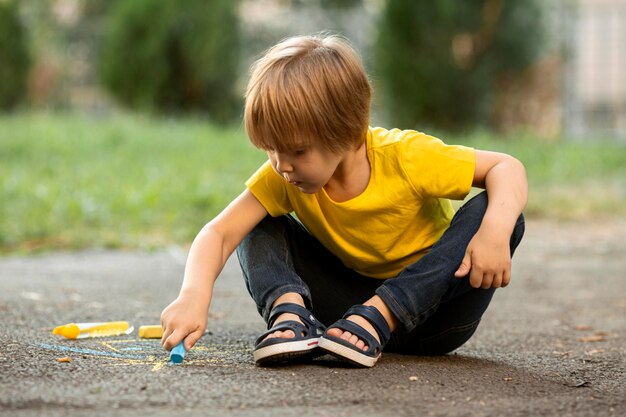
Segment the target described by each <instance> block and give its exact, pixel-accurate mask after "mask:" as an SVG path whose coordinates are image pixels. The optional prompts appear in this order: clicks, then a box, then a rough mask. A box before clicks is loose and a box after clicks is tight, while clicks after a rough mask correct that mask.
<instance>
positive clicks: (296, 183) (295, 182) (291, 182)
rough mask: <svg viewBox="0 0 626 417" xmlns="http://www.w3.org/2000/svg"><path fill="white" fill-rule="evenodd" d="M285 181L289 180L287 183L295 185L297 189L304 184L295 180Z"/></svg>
mask: <svg viewBox="0 0 626 417" xmlns="http://www.w3.org/2000/svg"><path fill="white" fill-rule="evenodd" d="M285 180H287V182H288V183H289V184H291V185H295V186H296V187H297V186H298V185H300V184H302V182H301V181H295V180H290V179H289V178H285Z"/></svg>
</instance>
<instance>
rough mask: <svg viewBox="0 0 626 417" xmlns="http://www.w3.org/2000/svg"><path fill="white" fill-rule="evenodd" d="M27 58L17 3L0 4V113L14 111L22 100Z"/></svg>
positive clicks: (24, 33)
mask: <svg viewBox="0 0 626 417" xmlns="http://www.w3.org/2000/svg"><path fill="white" fill-rule="evenodd" d="M29 69H30V57H29V54H28V42H27V38H26V30H25V29H24V27H23V26H22V23H21V22H20V18H19V13H18V8H17V2H14V1H0V110H10V109H12V108H14V107H15V106H16V105H17V104H19V102H20V101H21V100H22V99H23V98H24V97H25V96H26V91H27V88H26V85H27V79H28V71H29Z"/></svg>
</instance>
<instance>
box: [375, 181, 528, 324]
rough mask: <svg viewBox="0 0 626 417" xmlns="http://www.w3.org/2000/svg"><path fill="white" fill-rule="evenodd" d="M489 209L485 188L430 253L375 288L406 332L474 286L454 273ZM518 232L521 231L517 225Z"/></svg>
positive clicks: (514, 238) (516, 239) (514, 241)
mask: <svg viewBox="0 0 626 417" xmlns="http://www.w3.org/2000/svg"><path fill="white" fill-rule="evenodd" d="M486 209H487V193H486V192H482V193H480V194H478V195H477V196H475V197H474V198H472V199H471V200H469V201H468V202H467V203H465V204H464V205H463V206H462V207H461V208H460V209H459V210H458V211H457V213H456V214H455V216H454V218H453V219H452V222H451V223H450V227H449V228H448V229H447V230H446V231H445V233H444V234H443V235H442V237H441V238H440V239H439V241H438V242H437V243H436V244H435V245H434V246H433V248H432V249H431V250H430V252H429V253H428V254H426V255H425V256H424V257H422V258H421V259H420V260H418V261H417V262H416V263H414V264H412V265H409V266H408V267H407V268H405V269H404V270H403V271H402V272H401V273H400V274H399V275H398V276H397V277H396V278H393V279H390V280H387V281H385V283H384V284H383V285H382V286H380V287H379V288H378V289H377V290H376V293H377V294H378V295H379V296H380V297H381V298H382V299H383V301H385V303H386V304H387V306H388V307H389V309H390V310H391V311H392V313H393V314H394V315H395V316H396V317H397V318H398V320H399V321H400V322H401V323H402V325H403V327H404V329H405V330H406V331H407V332H410V331H411V330H413V329H415V327H416V326H418V325H420V324H421V323H424V322H425V321H426V320H427V319H428V317H430V316H431V315H432V314H434V313H435V311H437V309H438V308H439V305H440V304H441V303H442V302H444V301H448V300H449V299H451V298H455V297H458V296H460V295H461V294H463V293H465V292H467V291H470V290H472V287H471V286H470V285H469V282H468V281H469V279H468V278H463V279H458V278H455V277H454V273H455V272H456V270H457V269H458V267H459V265H460V264H461V261H462V260H463V257H464V255H465V249H466V248H467V245H468V244H469V242H470V240H471V239H472V237H473V236H474V235H475V234H476V232H477V231H478V228H479V227H480V224H481V222H482V219H483V216H484V214H485V211H486ZM518 224H522V228H521V229H522V232H523V216H520V219H519V220H518ZM516 233H519V228H517V227H516ZM519 240H521V235H520V236H519V237H517V236H512V237H511V244H512V246H513V247H512V249H514V247H515V246H517V244H518V243H519ZM489 298H490V297H489ZM487 305H488V302H487ZM485 308H486V307H485Z"/></svg>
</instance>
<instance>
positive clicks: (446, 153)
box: [401, 132, 476, 200]
mask: <svg viewBox="0 0 626 417" xmlns="http://www.w3.org/2000/svg"><path fill="white" fill-rule="evenodd" d="M401 161H402V167H403V170H404V172H405V174H406V175H407V178H408V180H409V181H410V182H411V184H412V185H413V187H414V189H415V191H416V192H417V193H418V194H420V195H421V196H424V197H426V196H427V197H436V198H450V199H453V200H462V199H464V198H465V197H466V196H467V194H468V193H469V192H470V190H471V188H472V182H473V179H474V170H475V169H476V154H475V151H474V149H473V148H469V147H466V146H460V145H446V144H445V143H444V142H442V141H441V140H440V139H437V138H435V137H432V136H429V135H425V134H423V133H419V132H413V133H412V134H409V135H407V137H406V138H405V140H403V149H402V155H401Z"/></svg>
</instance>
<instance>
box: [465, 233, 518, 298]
mask: <svg viewBox="0 0 626 417" xmlns="http://www.w3.org/2000/svg"><path fill="white" fill-rule="evenodd" d="M468 273H469V281H470V285H471V286H472V287H474V288H483V289H489V288H500V287H506V286H507V285H509V281H510V280H511V250H510V248H509V240H508V239H506V238H505V236H503V234H502V233H501V232H500V233H498V231H493V230H492V231H489V230H484V229H483V228H482V227H481V228H480V229H479V230H478V232H477V233H476V234H475V235H474V237H473V238H472V240H471V241H470V243H469V245H468V246H467V249H466V250H465V256H464V257H463V261H462V262H461V265H460V266H459V269H458V270H457V271H456V272H455V273H454V276H455V277H457V278H463V277H465V276H467V275H468Z"/></svg>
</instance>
